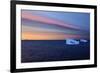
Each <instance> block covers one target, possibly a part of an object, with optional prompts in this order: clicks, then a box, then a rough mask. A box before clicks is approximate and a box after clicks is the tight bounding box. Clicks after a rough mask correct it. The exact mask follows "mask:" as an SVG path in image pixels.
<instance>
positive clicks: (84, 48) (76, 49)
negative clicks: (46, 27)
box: [21, 40, 90, 63]
mask: <svg viewBox="0 0 100 73" xmlns="http://www.w3.org/2000/svg"><path fill="white" fill-rule="evenodd" d="M89 58H90V41H89V40H88V42H85V43H83V42H80V44H78V45H67V44H66V41H65V40H51V41H50V40H43V41H33V40H22V49H21V62H23V63H25V62H46V61H63V60H66V61H67V60H85V59H89Z"/></svg>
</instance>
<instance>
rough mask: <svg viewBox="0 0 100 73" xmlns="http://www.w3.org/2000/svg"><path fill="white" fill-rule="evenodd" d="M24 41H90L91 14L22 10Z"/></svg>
mask: <svg viewBox="0 0 100 73" xmlns="http://www.w3.org/2000/svg"><path fill="white" fill-rule="evenodd" d="M21 25H22V40H64V39H69V38H70V39H71V38H72V39H81V38H82V39H89V30H90V14H89V13H79V12H56V11H36V10H21Z"/></svg>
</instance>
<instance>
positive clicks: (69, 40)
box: [66, 39, 80, 45]
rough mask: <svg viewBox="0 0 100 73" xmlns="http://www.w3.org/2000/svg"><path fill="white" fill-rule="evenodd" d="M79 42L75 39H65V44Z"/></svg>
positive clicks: (76, 43)
mask: <svg viewBox="0 0 100 73" xmlns="http://www.w3.org/2000/svg"><path fill="white" fill-rule="evenodd" d="M79 43H80V42H79V41H78V40H75V39H66V44H67V45H78V44H79Z"/></svg>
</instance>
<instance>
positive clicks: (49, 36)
mask: <svg viewBox="0 0 100 73" xmlns="http://www.w3.org/2000/svg"><path fill="white" fill-rule="evenodd" d="M21 38H22V40H64V39H67V38H81V36H79V35H69V34H62V33H39V32H38V33H30V32H23V33H22V37H21Z"/></svg>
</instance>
